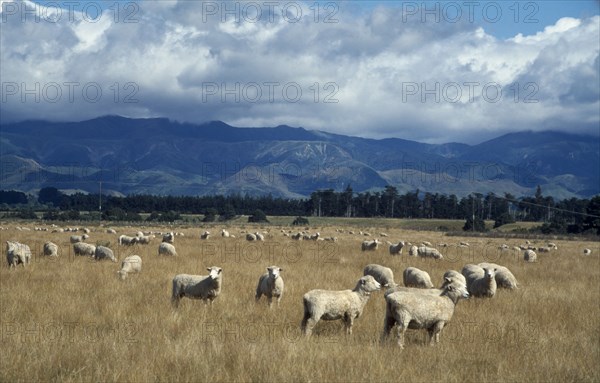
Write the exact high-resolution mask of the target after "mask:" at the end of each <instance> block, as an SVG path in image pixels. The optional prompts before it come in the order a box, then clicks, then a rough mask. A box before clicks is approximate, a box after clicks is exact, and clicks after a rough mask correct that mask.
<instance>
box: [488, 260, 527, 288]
mask: <svg viewBox="0 0 600 383" xmlns="http://www.w3.org/2000/svg"><path fill="white" fill-rule="evenodd" d="M478 266H479V267H481V268H483V267H487V268H492V269H496V284H497V285H498V287H500V288H504V289H517V288H519V286H518V283H517V278H515V276H514V275H513V273H512V272H511V271H510V270H509V269H508V267H505V266H501V265H498V264H495V263H487V262H482V263H480V264H479V265H478Z"/></svg>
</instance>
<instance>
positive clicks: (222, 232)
mask: <svg viewBox="0 0 600 383" xmlns="http://www.w3.org/2000/svg"><path fill="white" fill-rule="evenodd" d="M221 237H224V238H229V232H228V231H227V230H225V229H221Z"/></svg>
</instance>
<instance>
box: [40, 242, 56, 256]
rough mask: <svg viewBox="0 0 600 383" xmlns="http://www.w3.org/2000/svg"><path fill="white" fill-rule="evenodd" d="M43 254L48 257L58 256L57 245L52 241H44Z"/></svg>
mask: <svg viewBox="0 0 600 383" xmlns="http://www.w3.org/2000/svg"><path fill="white" fill-rule="evenodd" d="M43 254H44V255H46V256H48V257H58V246H57V245H56V243H53V242H46V243H44V252H43Z"/></svg>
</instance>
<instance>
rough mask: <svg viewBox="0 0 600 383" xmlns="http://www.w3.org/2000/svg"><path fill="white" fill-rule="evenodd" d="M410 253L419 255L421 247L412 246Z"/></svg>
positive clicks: (412, 255)
mask: <svg viewBox="0 0 600 383" xmlns="http://www.w3.org/2000/svg"><path fill="white" fill-rule="evenodd" d="M408 255H410V256H411V257H417V256H419V248H418V247H417V246H414V245H413V246H411V247H410V248H409V249H408Z"/></svg>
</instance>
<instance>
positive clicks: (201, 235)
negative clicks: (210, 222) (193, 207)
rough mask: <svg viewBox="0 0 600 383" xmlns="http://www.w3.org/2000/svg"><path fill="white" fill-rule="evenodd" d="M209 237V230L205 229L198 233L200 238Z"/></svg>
mask: <svg viewBox="0 0 600 383" xmlns="http://www.w3.org/2000/svg"><path fill="white" fill-rule="evenodd" d="M209 237H210V231H205V232H204V233H202V234H200V239H208V238H209Z"/></svg>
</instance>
